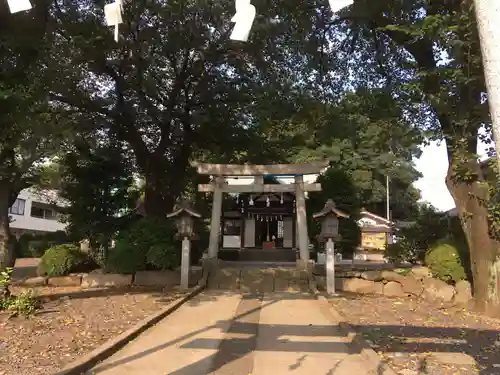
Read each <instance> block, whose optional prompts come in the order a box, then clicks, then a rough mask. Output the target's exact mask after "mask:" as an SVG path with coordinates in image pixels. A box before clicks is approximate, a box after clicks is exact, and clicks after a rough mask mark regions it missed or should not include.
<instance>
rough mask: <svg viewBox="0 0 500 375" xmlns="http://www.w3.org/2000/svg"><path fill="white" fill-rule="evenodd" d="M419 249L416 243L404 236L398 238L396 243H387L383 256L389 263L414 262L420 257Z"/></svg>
mask: <svg viewBox="0 0 500 375" xmlns="http://www.w3.org/2000/svg"><path fill="white" fill-rule="evenodd" d="M420 253H421V250H420V248H419V247H418V245H417V244H416V243H415V242H414V241H411V240H409V239H407V238H406V237H403V238H400V239H399V240H398V241H397V242H396V243H392V244H388V245H387V248H386V250H385V257H386V258H387V260H389V262H391V263H401V262H410V263H415V262H416V261H418V260H419V259H420V257H421V256H420Z"/></svg>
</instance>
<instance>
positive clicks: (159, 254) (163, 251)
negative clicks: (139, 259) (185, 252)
mask: <svg viewBox="0 0 500 375" xmlns="http://www.w3.org/2000/svg"><path fill="white" fill-rule="evenodd" d="M165 246H167V247H165ZM176 250H177V249H176V248H175V246H174V244H173V243H170V244H156V245H153V246H151V247H150V248H149V250H148V252H147V254H146V261H147V264H148V265H149V266H151V267H152V268H155V269H159V270H162V271H165V270H172V269H174V268H175V267H177V266H178V265H179V264H180V259H179V257H180V251H176Z"/></svg>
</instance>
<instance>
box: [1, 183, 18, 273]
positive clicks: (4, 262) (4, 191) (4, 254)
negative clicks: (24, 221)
mask: <svg viewBox="0 0 500 375" xmlns="http://www.w3.org/2000/svg"><path fill="white" fill-rule="evenodd" d="M9 207H10V188H9V186H8V185H6V184H0V270H1V269H4V268H5V267H14V263H15V261H16V259H15V254H14V246H11V243H10V242H11V241H10V227H9Z"/></svg>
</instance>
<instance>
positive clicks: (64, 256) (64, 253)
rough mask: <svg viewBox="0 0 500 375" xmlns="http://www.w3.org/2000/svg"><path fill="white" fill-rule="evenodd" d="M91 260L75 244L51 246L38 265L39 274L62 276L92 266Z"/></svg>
mask: <svg viewBox="0 0 500 375" xmlns="http://www.w3.org/2000/svg"><path fill="white" fill-rule="evenodd" d="M91 263H92V262H91V261H90V260H89V258H88V257H87V255H86V254H85V253H83V252H82V251H81V250H80V249H79V248H78V247H77V246H75V245H72V244H65V245H57V246H53V247H51V248H49V249H47V251H46V252H45V254H44V255H43V256H42V259H41V260H40V264H39V265H38V274H39V275H41V276H63V275H68V274H69V273H71V272H83V271H86V270H88V269H90V268H92V264H91Z"/></svg>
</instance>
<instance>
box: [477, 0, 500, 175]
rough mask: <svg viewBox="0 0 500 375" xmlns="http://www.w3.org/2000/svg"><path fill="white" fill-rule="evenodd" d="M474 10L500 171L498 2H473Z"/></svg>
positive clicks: (494, 0)
mask: <svg viewBox="0 0 500 375" xmlns="http://www.w3.org/2000/svg"><path fill="white" fill-rule="evenodd" d="M474 8H475V11H476V20H477V26H478V30H479V38H480V41H481V55H482V58H483V67H484V75H485V78H486V87H487V89H488V104H489V107H490V114H491V121H492V128H493V139H494V141H495V149H496V158H497V164H498V167H499V169H500V73H499V72H500V39H499V38H498V35H497V30H498V21H499V20H500V2H499V1H498V0H474Z"/></svg>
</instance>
